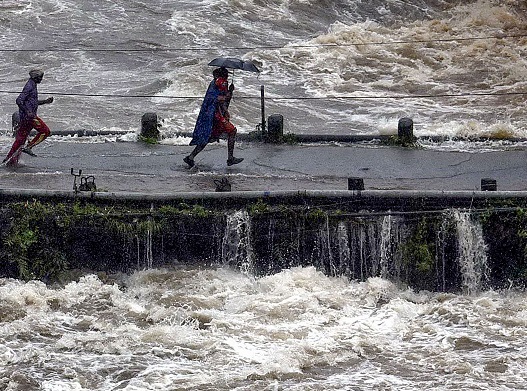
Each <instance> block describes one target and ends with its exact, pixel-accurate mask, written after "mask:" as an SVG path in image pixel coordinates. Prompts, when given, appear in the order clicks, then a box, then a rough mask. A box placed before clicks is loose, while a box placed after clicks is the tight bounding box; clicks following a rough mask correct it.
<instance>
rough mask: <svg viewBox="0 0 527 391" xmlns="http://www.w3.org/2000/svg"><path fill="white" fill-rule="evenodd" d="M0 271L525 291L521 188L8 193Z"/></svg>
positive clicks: (0, 224)
mask: <svg viewBox="0 0 527 391" xmlns="http://www.w3.org/2000/svg"><path fill="white" fill-rule="evenodd" d="M0 196H1V208H2V213H1V215H0V262H1V263H0V265H1V266H0V273H1V275H2V276H9V277H16V278H23V279H31V278H37V279H44V280H46V281H55V280H57V279H59V280H63V279H64V278H67V276H68V273H69V271H71V270H85V271H105V272H107V273H114V272H130V271H133V270H136V269H144V268H151V267H160V266H166V265H174V264H180V263H182V264H192V263H197V264H200V265H215V266H223V265H228V266H230V267H235V268H239V269H241V270H243V271H246V272H249V273H252V274H254V275H256V276H261V275H265V274H269V273H275V272H278V271H280V270H281V269H283V268H289V267H293V266H307V265H314V266H316V267H317V268H319V269H320V270H322V271H323V272H324V273H326V274H328V275H335V276H341V275H343V276H346V277H348V278H350V279H359V280H364V279H367V278H369V277H372V276H380V277H383V278H388V279H391V280H393V281H395V282H397V283H400V284H402V285H408V286H411V287H412V288H414V289H416V290H419V289H427V290H434V291H465V292H472V291H476V290H480V289H487V288H490V287H492V288H498V289H499V288H505V287H508V286H510V285H511V284H512V285H515V286H524V285H525V282H526V280H527V264H526V259H525V258H526V253H527V251H526V250H527V217H526V216H527V213H525V212H524V208H525V205H526V201H527V194H525V193H522V192H412V191H335V192H318V191H311V192H309V191H305V192H274V193H260V192H243V193H235V192H233V193H177V194H157V195H156V194H126V193H118V194H116V193H78V194H74V193H72V192H34V191H20V190H18V191H0Z"/></svg>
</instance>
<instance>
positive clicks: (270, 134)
mask: <svg viewBox="0 0 527 391" xmlns="http://www.w3.org/2000/svg"><path fill="white" fill-rule="evenodd" d="M283 136H284V116H283V115H281V114H273V115H271V116H269V118H268V119H267V141H268V142H270V143H279V142H280V141H281V140H282V138H283Z"/></svg>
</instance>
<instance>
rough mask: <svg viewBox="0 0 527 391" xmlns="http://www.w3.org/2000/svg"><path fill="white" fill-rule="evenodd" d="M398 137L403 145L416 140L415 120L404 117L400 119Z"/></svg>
mask: <svg viewBox="0 0 527 391" xmlns="http://www.w3.org/2000/svg"><path fill="white" fill-rule="evenodd" d="M397 137H398V138H399V141H400V142H401V144H403V145H405V144H411V143H413V142H414V121H413V120H412V119H411V118H408V117H404V118H401V119H400V120H399V125H398V127H397Z"/></svg>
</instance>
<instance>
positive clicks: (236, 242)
mask: <svg viewBox="0 0 527 391" xmlns="http://www.w3.org/2000/svg"><path fill="white" fill-rule="evenodd" d="M221 260H222V263H223V264H224V265H232V266H235V267H238V268H239V269H240V271H241V272H242V273H244V274H248V275H252V274H254V254H253V248H252V243H251V219H250V217H249V214H248V213H247V212H246V211H243V210H238V211H236V212H234V213H232V214H229V215H228V216H227V221H226V225H225V233H224V235H223V239H222V246H221Z"/></svg>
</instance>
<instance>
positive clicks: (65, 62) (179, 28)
mask: <svg viewBox="0 0 527 391" xmlns="http://www.w3.org/2000/svg"><path fill="white" fill-rule="evenodd" d="M526 15H527V4H526V3H525V0H508V1H497V0H477V1H462V2H460V1H458V0H416V1H406V0H391V1H380V0H371V1H358V0H338V1H321V0H248V1H238V0H203V1H197V0H186V1H179V0H156V1H146V0H134V1H130V0H111V1H110V0H95V1H94V0H3V1H1V2H0V39H1V42H2V48H1V50H0V56H1V61H0V91H2V92H1V93H0V102H1V104H0V129H1V130H4V131H7V130H9V129H10V118H11V114H12V113H13V112H14V111H15V110H16V105H15V103H14V101H15V98H16V94H17V93H18V92H19V91H20V90H21V88H22V87H23V83H24V82H25V80H26V79H27V76H28V75H27V73H28V71H29V69H31V68H35V67H40V68H42V69H43V70H44V71H45V72H46V76H45V80H44V82H43V83H42V85H41V86H40V91H41V94H42V95H46V94H53V95H54V97H55V98H56V101H55V103H54V104H53V105H49V106H46V107H45V108H42V110H41V113H40V114H41V115H42V118H43V119H45V120H46V122H47V123H48V125H50V127H51V129H52V131H53V130H61V131H62V130H78V129H87V130H90V131H94V130H95V131H97V130H115V131H116V132H126V131H130V132H131V133H136V132H137V130H138V128H139V124H140V118H141V115H142V114H143V113H145V112H147V111H155V112H157V113H158V115H159V116H160V117H161V118H163V127H162V132H163V137H164V142H167V143H170V142H177V138H176V137H175V135H176V134H177V133H178V132H191V131H192V129H193V126H194V123H195V121H196V117H197V113H198V111H199V107H200V103H201V100H202V97H203V94H204V92H205V90H206V88H207V85H208V83H209V81H210V79H211V67H208V66H207V64H208V62H209V61H210V60H211V59H213V58H215V57H218V56H231V57H242V58H244V59H252V60H254V61H255V62H256V64H257V65H258V66H259V68H260V69H261V71H262V72H261V75H260V76H259V77H256V76H255V74H251V73H247V72H240V71H238V72H236V73H235V75H234V81H235V84H236V87H237V89H236V92H235V101H234V103H233V104H232V105H231V111H232V113H231V114H232V116H233V122H234V123H235V125H237V127H238V129H239V131H240V132H242V133H248V132H250V131H253V130H255V128H256V125H257V124H258V123H259V122H260V120H261V115H260V114H261V113H260V86H261V85H264V86H265V88H266V97H267V103H266V106H267V107H266V113H267V114H268V115H270V114H275V113H279V114H282V115H284V130H285V131H286V132H291V133H296V134H302V133H304V134H309V133H311V134H320V133H322V134H373V135H378V134H394V133H396V132H397V121H398V119H400V118H401V117H403V116H409V117H412V118H413V119H414V122H415V132H416V134H417V135H422V136H427V135H430V136H437V135H440V136H457V137H468V138H470V137H477V136H492V135H494V136H497V137H516V138H524V137H527V119H526V117H525V93H526V92H527V17H526ZM496 37H504V38H496ZM473 38H476V39H473ZM464 94H468V95H464ZM339 97H340V98H339ZM184 142H188V140H185V141H184Z"/></svg>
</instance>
